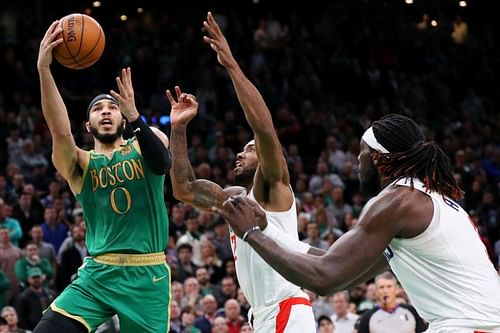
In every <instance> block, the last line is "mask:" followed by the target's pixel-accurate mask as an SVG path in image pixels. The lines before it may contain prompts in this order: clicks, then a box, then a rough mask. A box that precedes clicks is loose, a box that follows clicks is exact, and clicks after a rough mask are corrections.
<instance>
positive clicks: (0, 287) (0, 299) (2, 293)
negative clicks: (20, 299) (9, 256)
mask: <svg viewBox="0 0 500 333" xmlns="http://www.w3.org/2000/svg"><path fill="white" fill-rule="evenodd" d="M9 287H10V280H9V278H8V277H7V275H6V274H5V273H4V272H3V271H2V269H1V268H0V309H1V308H3V307H4V306H5V305H7V298H6V294H7V291H8V290H9Z"/></svg>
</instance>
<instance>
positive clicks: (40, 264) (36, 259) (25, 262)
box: [15, 242, 54, 288]
mask: <svg viewBox="0 0 500 333" xmlns="http://www.w3.org/2000/svg"><path fill="white" fill-rule="evenodd" d="M33 267H36V268H39V269H40V270H41V271H42V273H43V274H44V278H45V279H44V280H45V282H46V284H47V282H48V281H50V280H52V278H53V277H54V271H53V270H52V267H51V265H50V262H49V261H48V260H47V259H46V258H43V257H40V255H39V254H38V246H37V245H36V244H35V243H33V242H28V244H27V245H26V255H25V256H23V257H21V258H20V259H19V260H17V261H16V265H15V271H16V277H17V280H18V281H19V283H20V284H21V286H22V287H23V288H25V287H27V286H28V271H29V270H30V269H31V268H33Z"/></svg>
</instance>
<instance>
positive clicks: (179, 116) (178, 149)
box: [166, 86, 229, 209]
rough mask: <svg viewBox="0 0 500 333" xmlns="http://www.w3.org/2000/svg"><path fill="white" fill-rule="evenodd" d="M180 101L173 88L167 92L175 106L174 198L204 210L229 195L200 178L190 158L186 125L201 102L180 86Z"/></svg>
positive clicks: (172, 118)
mask: <svg viewBox="0 0 500 333" xmlns="http://www.w3.org/2000/svg"><path fill="white" fill-rule="evenodd" d="M175 93H176V98H177V100H176V99H175V98H174V97H173V96H172V93H171V92H170V90H167V91H166V95H167V98H168V101H169V102H170V105H171V106H172V109H171V111H170V123H171V125H172V127H171V134H170V150H171V152H172V168H171V170H170V177H171V179H172V188H173V192H174V197H175V198H176V199H178V200H181V201H183V202H186V203H189V204H191V205H194V206H196V207H198V208H201V209H212V208H213V207H221V205H222V203H223V202H224V200H226V199H227V198H228V197H229V194H226V193H225V192H224V190H223V189H222V188H221V187H220V186H219V185H217V184H216V183H214V182H211V181H209V180H206V179H196V177H195V175H194V172H193V168H192V166H191V162H190V161H189V158H188V151H187V140H186V128H187V125H188V124H189V122H190V121H191V120H192V119H193V118H194V117H195V116H196V113H197V111H198V102H197V101H196V98H195V96H193V95H191V94H186V93H183V92H182V91H181V89H180V88H179V87H178V86H176V87H175Z"/></svg>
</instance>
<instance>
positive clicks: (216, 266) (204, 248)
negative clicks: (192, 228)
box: [200, 239, 225, 284]
mask: <svg viewBox="0 0 500 333" xmlns="http://www.w3.org/2000/svg"><path fill="white" fill-rule="evenodd" d="M200 250H201V261H202V263H203V264H202V267H205V268H206V269H207V271H208V274H209V277H210V282H211V283H214V284H217V283H219V281H220V280H221V279H222V277H223V276H224V275H225V274H224V267H222V260H220V259H219V257H218V256H217V253H216V252H215V246H214V244H213V243H212V241H210V240H209V239H204V240H202V241H201V245H200Z"/></svg>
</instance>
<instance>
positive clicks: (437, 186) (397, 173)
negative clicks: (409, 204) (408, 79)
mask: <svg viewBox="0 0 500 333" xmlns="http://www.w3.org/2000/svg"><path fill="white" fill-rule="evenodd" d="M372 126H373V133H374V135H375V137H376V139H377V141H378V142H379V143H380V144H381V145H382V146H384V147H385V148H386V149H387V150H388V151H390V153H387V154H384V153H379V152H376V153H373V154H372V155H371V156H372V158H373V160H374V161H376V162H377V163H376V165H377V168H378V170H379V172H380V173H381V175H382V176H384V177H389V178H396V179H397V180H399V179H403V178H410V181H411V188H413V178H419V179H420V180H421V181H422V182H423V183H424V185H425V187H426V189H427V190H428V191H430V192H437V193H439V194H441V195H443V196H446V197H449V198H451V199H453V200H456V201H458V200H460V199H462V198H463V196H464V192H463V191H462V190H461V189H460V187H459V186H458V183H457V181H456V179H455V177H454V175H453V169H452V166H451V163H450V159H449V158H448V156H446V154H445V153H444V151H443V150H442V149H441V148H440V147H439V146H438V144H437V143H435V142H434V141H424V135H423V134H422V132H421V131H420V129H419V128H418V126H417V124H416V123H415V122H414V121H413V120H411V119H410V118H408V117H405V116H402V115H397V114H393V115H388V116H385V117H383V118H382V119H380V120H377V121H375V122H374V123H373V125H372Z"/></svg>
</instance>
